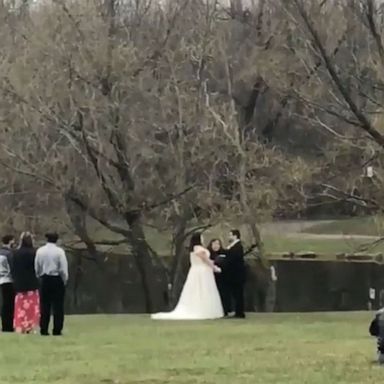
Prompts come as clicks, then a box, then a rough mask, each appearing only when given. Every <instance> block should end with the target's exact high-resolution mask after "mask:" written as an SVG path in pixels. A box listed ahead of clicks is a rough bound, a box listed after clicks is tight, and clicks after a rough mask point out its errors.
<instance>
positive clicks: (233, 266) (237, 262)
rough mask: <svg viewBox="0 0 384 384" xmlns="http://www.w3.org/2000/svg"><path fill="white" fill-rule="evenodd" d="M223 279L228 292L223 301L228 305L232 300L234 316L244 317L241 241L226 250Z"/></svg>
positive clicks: (242, 249) (243, 271)
mask: <svg viewBox="0 0 384 384" xmlns="http://www.w3.org/2000/svg"><path fill="white" fill-rule="evenodd" d="M223 278H224V279H225V282H226V285H227V292H228V293H227V298H226V299H225V301H226V302H227V303H230V301H231V299H233V300H234V303H235V316H236V317H244V316H245V313H244V285H245V262H244V248H243V245H242V244H241V241H238V242H237V243H235V244H234V245H233V246H232V247H230V248H228V249H227V250H226V261H225V268H224V270H223Z"/></svg>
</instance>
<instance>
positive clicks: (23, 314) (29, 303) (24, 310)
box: [13, 291, 40, 333]
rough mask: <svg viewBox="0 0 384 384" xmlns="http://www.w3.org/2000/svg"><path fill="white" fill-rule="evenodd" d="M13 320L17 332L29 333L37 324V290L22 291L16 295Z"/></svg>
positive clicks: (38, 320) (38, 307)
mask: <svg viewBox="0 0 384 384" xmlns="http://www.w3.org/2000/svg"><path fill="white" fill-rule="evenodd" d="M13 321H14V328H15V331H16V332H18V333H30V332H32V331H34V330H35V329H36V328H37V327H38V326H39V322H40V296H39V291H29V292H22V293H18V294H17V295H16V299H15V316H14V320H13Z"/></svg>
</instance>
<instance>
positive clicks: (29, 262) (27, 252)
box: [12, 232, 40, 333]
mask: <svg viewBox="0 0 384 384" xmlns="http://www.w3.org/2000/svg"><path fill="white" fill-rule="evenodd" d="M35 255H36V251H35V248H34V246H33V238H32V235H31V234H30V233H29V232H24V233H22V235H21V238H20V246H19V248H18V249H17V251H16V252H15V254H14V256H13V263H12V277H13V284H14V288H15V292H16V299H15V317H14V328H15V331H16V332H18V333H31V332H34V331H35V330H36V329H37V328H38V326H39V323H40V297H39V281H38V279H37V277H36V272H35Z"/></svg>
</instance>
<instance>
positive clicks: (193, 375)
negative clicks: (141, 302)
mask: <svg viewBox="0 0 384 384" xmlns="http://www.w3.org/2000/svg"><path fill="white" fill-rule="evenodd" d="M370 319H371V314H369V313H352V314H351V313H348V314H347V313H344V314H341V313H340V314H302V315H299V314H297V315H296V314H274V315H253V316H250V317H249V318H248V319H247V320H246V321H244V322H243V321H229V320H220V321H214V322H201V323H195V322H177V323H166V322H152V321H150V320H149V319H148V318H147V317H143V316H83V317H70V318H69V319H68V321H67V328H66V329H67V334H66V336H64V337H63V338H51V337H49V338H41V337H40V336H19V335H1V336H0V338H1V348H0V351H1V352H0V353H1V359H0V383H1V384H17V383H24V384H32V383H33V384H42V383H52V384H56V383H60V384H108V383H110V384H128V383H147V384H165V383H170V384H186V383H188V384H192V383H193V384H201V383H231V384H233V383H241V384H254V383H260V384H269V383H271V384H272V383H273V384H277V383H285V384H299V383H300V384H302V383H308V384H312V383H313V384H315V383H316V384H324V383H331V384H333V383H338V384H343V383H345V384H347V383H348V384H351V383H356V384H357V383H359V384H361V383H375V384H377V383H380V382H382V380H383V369H384V368H381V367H379V366H377V365H376V364H374V363H373V358H374V355H375V342H374V340H373V339H371V338H370V337H369V336H368V335H367V328H368V323H369V321H370Z"/></svg>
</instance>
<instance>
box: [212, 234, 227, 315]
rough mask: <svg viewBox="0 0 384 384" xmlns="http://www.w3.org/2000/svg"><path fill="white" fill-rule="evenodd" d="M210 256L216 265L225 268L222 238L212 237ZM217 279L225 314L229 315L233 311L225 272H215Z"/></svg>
mask: <svg viewBox="0 0 384 384" xmlns="http://www.w3.org/2000/svg"><path fill="white" fill-rule="evenodd" d="M208 250H209V252H210V258H211V260H212V261H214V263H215V265H217V266H218V267H220V268H222V269H223V264H224V263H225V250H224V247H223V244H222V242H221V240H220V239H212V240H211V241H210V243H209V245H208ZM215 280H216V285H217V289H218V290H219V294H220V298H221V303H222V304H223V309H224V315H225V316H227V315H228V313H229V312H231V308H230V304H229V303H228V293H227V290H228V289H227V283H226V280H225V274H223V273H215Z"/></svg>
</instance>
